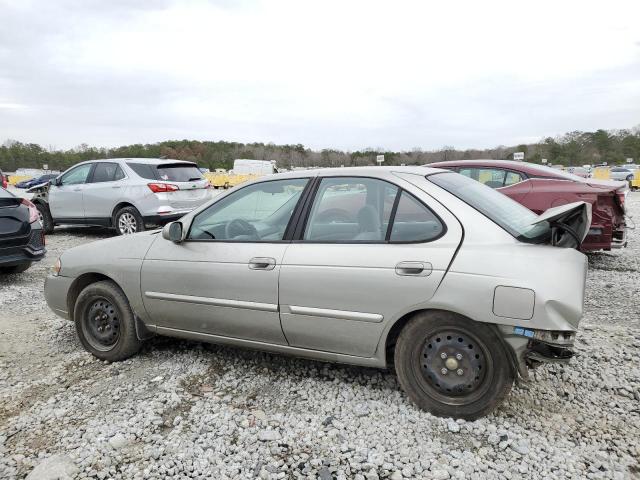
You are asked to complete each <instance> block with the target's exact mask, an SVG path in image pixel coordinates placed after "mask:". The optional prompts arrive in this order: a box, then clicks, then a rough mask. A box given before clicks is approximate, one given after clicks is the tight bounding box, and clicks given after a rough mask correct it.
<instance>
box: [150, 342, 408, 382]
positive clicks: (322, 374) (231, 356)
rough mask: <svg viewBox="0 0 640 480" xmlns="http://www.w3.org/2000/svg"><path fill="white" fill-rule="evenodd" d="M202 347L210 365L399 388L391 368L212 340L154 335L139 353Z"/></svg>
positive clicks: (180, 350)
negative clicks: (377, 378) (377, 379)
mask: <svg viewBox="0 0 640 480" xmlns="http://www.w3.org/2000/svg"><path fill="white" fill-rule="evenodd" d="M195 350H203V351H205V352H207V355H209V356H210V358H211V362H212V365H213V364H215V365H217V366H219V367H222V368H224V367H227V368H232V367H235V366H238V364H242V367H243V368H245V369H248V371H253V373H256V374H257V373H259V374H264V373H268V374H271V375H280V374H283V375H286V376H287V377H288V378H290V377H297V378H309V377H310V376H311V377H313V378H315V379H320V380H326V381H335V379H340V380H345V381H347V382H348V383H351V384H358V385H361V386H366V387H368V388H372V387H373V388H375V389H387V388H399V387H398V385H397V382H396V380H395V378H396V377H395V375H394V374H393V372H392V371H391V370H388V369H387V370H384V369H377V368H368V367H360V366H355V365H347V364H341V363H331V362H323V361H319V360H309V359H305V358H300V357H295V356H291V355H286V354H277V353H271V352H264V351H260V350H252V349H249V348H236V347H231V346H227V345H220V344H215V343H205V342H197V341H190V340H182V339H175V338H171V337H164V336H157V337H153V338H152V339H150V340H148V341H147V342H146V343H145V345H144V347H143V350H142V352H141V354H143V355H144V354H151V353H152V352H166V353H174V354H179V353H184V352H188V351H195ZM377 375H380V376H383V377H385V379H386V381H385V382H384V384H381V383H376V384H373V385H372V384H371V378H372V377H374V376H377Z"/></svg>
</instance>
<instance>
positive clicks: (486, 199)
mask: <svg viewBox="0 0 640 480" xmlns="http://www.w3.org/2000/svg"><path fill="white" fill-rule="evenodd" d="M427 179H428V180H429V181H431V182H432V183H435V184H436V185H438V186H439V187H440V188H443V189H444V190H446V191H447V192H449V193H451V194H453V195H455V196H456V197H458V198H459V199H460V200H462V201H463V202H465V203H466V204H468V205H470V206H472V207H473V208H475V209H476V210H478V211H479V212H480V213H482V214H483V215H484V216H485V217H487V218H489V220H491V221H492V222H494V223H496V224H497V225H499V226H500V227H502V228H503V229H505V230H506V231H507V232H509V233H510V234H511V235H513V236H514V237H516V238H517V239H518V240H521V241H523V242H532V243H537V242H542V241H545V240H546V238H547V236H548V234H549V229H550V227H549V222H541V223H539V224H537V225H532V223H533V222H535V221H536V220H537V218H538V215H536V214H535V213H533V212H532V211H531V210H529V209H528V208H526V207H523V206H522V205H520V204H519V203H518V202H516V201H514V200H511V199H510V198H509V197H507V196H506V195H503V194H502V193H500V192H497V191H496V190H494V189H493V188H490V187H487V186H486V185H483V184H482V183H480V182H478V181H476V180H473V179H471V178H468V177H465V176H464V175H459V174H457V173H453V172H446V173H435V174H432V175H429V176H427Z"/></svg>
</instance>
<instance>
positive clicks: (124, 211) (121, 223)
mask: <svg viewBox="0 0 640 480" xmlns="http://www.w3.org/2000/svg"><path fill="white" fill-rule="evenodd" d="M113 220H114V222H113V223H114V226H115V227H116V231H117V232H118V235H129V234H131V233H136V232H142V231H143V230H144V219H143V218H142V215H140V212H138V210H137V209H136V208H135V207H123V208H121V209H120V210H118V211H117V212H116V214H115V215H114V218H113Z"/></svg>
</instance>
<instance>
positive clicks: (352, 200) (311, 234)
mask: <svg viewBox="0 0 640 480" xmlns="http://www.w3.org/2000/svg"><path fill="white" fill-rule="evenodd" d="M397 192H398V187H396V186H395V185H392V184H391V183H387V182H385V181H382V180H378V179H374V178H348V177H339V178H323V179H322V181H321V183H320V187H319V188H318V193H317V194H316V198H315V200H314V204H313V208H312V209H311V213H310V215H309V219H308V221H307V226H306V229H305V232H304V240H306V241H312V242H368V243H372V242H373V243H376V242H384V240H385V234H386V232H387V226H388V225H389V218H390V217H391V211H392V209H393V203H394V201H395V199H396V194H397Z"/></svg>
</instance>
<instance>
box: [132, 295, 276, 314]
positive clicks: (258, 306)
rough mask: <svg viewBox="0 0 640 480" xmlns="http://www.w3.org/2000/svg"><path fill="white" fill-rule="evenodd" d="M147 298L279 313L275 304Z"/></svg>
mask: <svg viewBox="0 0 640 480" xmlns="http://www.w3.org/2000/svg"><path fill="white" fill-rule="evenodd" d="M144 296H145V297H147V298H153V299H156V300H166V301H169V302H183V303H195V304H199V305H213V306H216V307H228V308H244V309H247V310H258V311H261V312H277V311H278V305H276V304H274V303H259V302H246V301H243V300H228V299H225V298H210V297H196V296H194V295H176V294H174V293H163V292H144Z"/></svg>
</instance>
